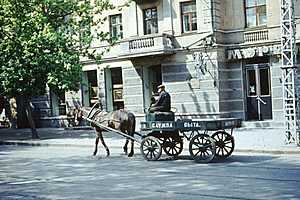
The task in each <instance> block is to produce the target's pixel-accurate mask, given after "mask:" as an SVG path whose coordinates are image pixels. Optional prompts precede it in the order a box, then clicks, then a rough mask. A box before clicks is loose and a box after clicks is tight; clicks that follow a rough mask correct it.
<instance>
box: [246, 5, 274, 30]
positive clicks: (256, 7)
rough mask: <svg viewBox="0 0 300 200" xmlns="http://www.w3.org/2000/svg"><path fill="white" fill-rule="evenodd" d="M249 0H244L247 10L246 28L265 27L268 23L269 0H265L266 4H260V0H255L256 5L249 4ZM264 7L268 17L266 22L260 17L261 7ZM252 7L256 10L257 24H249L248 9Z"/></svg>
mask: <svg viewBox="0 0 300 200" xmlns="http://www.w3.org/2000/svg"><path fill="white" fill-rule="evenodd" d="M247 1H248V0H244V10H245V27H246V28H256V27H263V26H266V25H267V23H268V22H267V20H268V19H267V0H265V4H261V5H259V4H258V0H255V5H253V6H247ZM262 7H265V10H266V12H265V17H266V22H265V23H260V19H259V16H260V15H259V9H261V8H262ZM250 9H254V11H255V15H253V16H255V25H250V26H249V25H248V15H247V11H248V10H250Z"/></svg>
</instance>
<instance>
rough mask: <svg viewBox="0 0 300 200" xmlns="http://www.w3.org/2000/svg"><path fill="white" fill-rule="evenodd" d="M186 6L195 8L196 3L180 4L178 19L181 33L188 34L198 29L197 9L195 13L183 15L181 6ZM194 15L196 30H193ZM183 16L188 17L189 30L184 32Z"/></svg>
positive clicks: (184, 2) (185, 2) (186, 2)
mask: <svg viewBox="0 0 300 200" xmlns="http://www.w3.org/2000/svg"><path fill="white" fill-rule="evenodd" d="M188 4H195V7H196V1H194V0H193V1H183V2H180V18H181V33H190V32H193V31H197V30H198V27H197V7H196V9H195V12H188V13H183V6H184V5H188ZM194 13H195V15H196V29H194V30H193V14H194ZM184 16H188V17H189V22H190V25H189V30H188V31H185V29H184Z"/></svg>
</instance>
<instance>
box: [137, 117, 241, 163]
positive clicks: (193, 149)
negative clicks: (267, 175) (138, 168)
mask: <svg viewBox="0 0 300 200" xmlns="http://www.w3.org/2000/svg"><path fill="white" fill-rule="evenodd" d="M159 114H160V113H158V114H153V115H159ZM150 115H151V114H150ZM149 118H151V117H148V119H149ZM158 118H159V117H158ZM166 118H168V117H166ZM173 118H174V117H173V116H172V114H171V117H170V118H169V119H173ZM240 125H241V120H240V119H236V118H224V119H195V120H194V119H193V120H191V119H181V120H176V121H175V120H169V121H167V120H147V121H146V122H142V123H141V130H142V131H143V132H146V137H145V138H144V139H143V140H142V142H141V153H142V154H143V156H144V158H145V159H146V160H157V159H159V158H160V156H161V154H162V150H164V152H165V153H166V154H167V155H169V156H178V155H179V154H180V153H181V152H182V150H183V139H184V138H185V139H187V140H188V141H189V152H190V155H191V156H192V158H194V160H195V161H196V162H209V161H211V160H212V159H213V158H214V157H215V156H216V157H219V158H226V157H228V156H230V155H231V154H232V152H233V150H234V138H233V136H232V134H233V129H234V128H237V127H240ZM227 129H228V130H230V132H226V131H225V130H227Z"/></svg>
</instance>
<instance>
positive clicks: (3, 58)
mask: <svg viewBox="0 0 300 200" xmlns="http://www.w3.org/2000/svg"><path fill="white" fill-rule="evenodd" d="M0 2H1V3H0V81H1V84H0V87H1V88H0V89H1V90H2V92H1V93H2V94H5V95H7V96H12V97H15V96H18V95H22V96H27V97H32V96H36V95H42V94H44V93H45V88H46V85H48V86H49V87H50V88H51V89H52V90H54V91H56V92H59V91H66V90H76V89H77V88H78V84H79V82H80V78H81V69H82V64H81V63H80V58H81V57H82V56H85V57H89V58H93V59H96V60H99V59H100V58H101V55H102V53H98V54H97V53H96V51H91V46H92V44H93V43H94V42H97V41H99V42H100V41H108V42H111V41H110V40H109V34H108V33H106V32H103V31H101V30H100V29H99V28H100V26H101V24H103V20H105V19H103V18H101V14H102V13H103V12H104V11H105V10H109V9H112V8H114V7H113V6H112V5H111V4H110V3H109V0H94V1H91V0H0ZM93 30H94V31H93Z"/></svg>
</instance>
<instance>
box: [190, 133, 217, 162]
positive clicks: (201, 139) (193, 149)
mask: <svg viewBox="0 0 300 200" xmlns="http://www.w3.org/2000/svg"><path fill="white" fill-rule="evenodd" d="M189 151H190V155H191V156H192V157H193V159H194V160H195V161H196V162H198V163H208V162H210V161H211V160H212V159H213V158H214V157H215V154H216V146H215V142H214V140H213V139H212V138H211V137H210V136H209V135H207V134H199V135H195V136H194V137H193V138H192V139H191V141H190V144H189Z"/></svg>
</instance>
